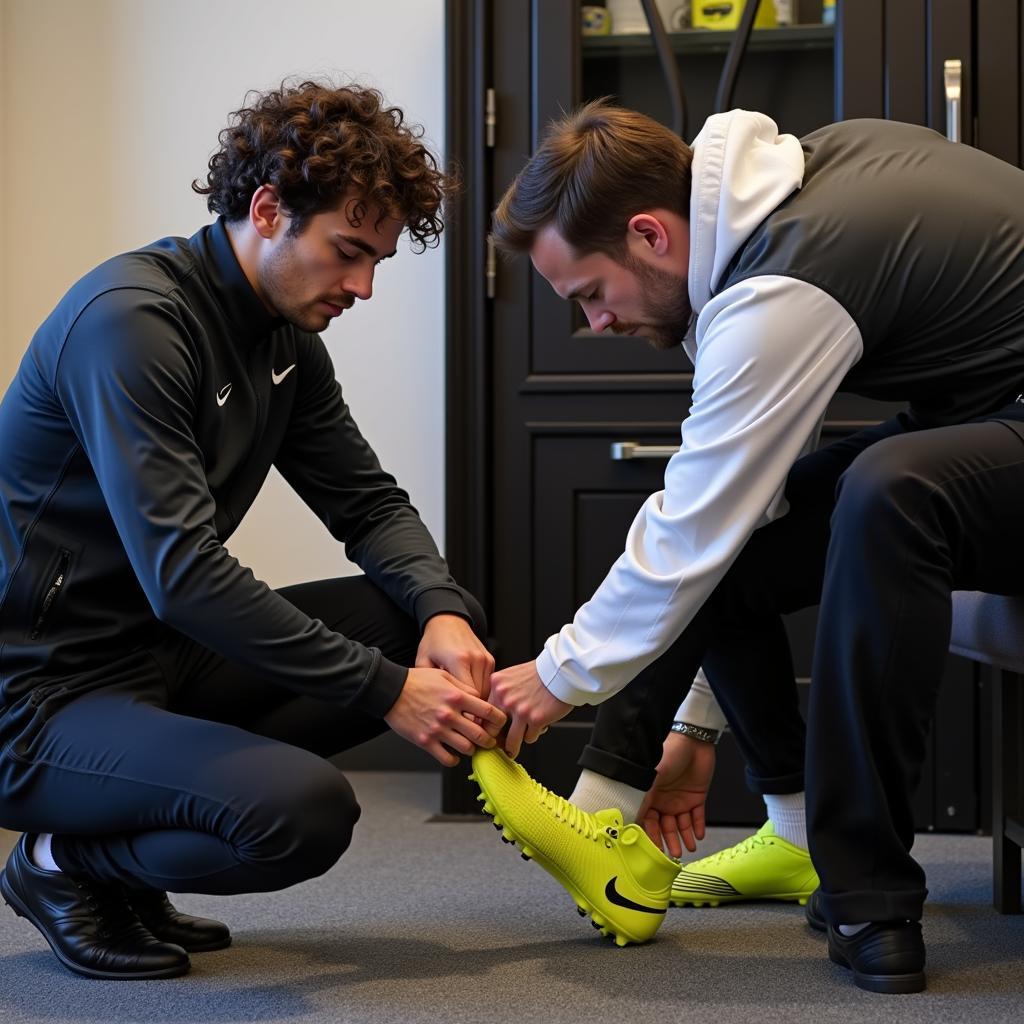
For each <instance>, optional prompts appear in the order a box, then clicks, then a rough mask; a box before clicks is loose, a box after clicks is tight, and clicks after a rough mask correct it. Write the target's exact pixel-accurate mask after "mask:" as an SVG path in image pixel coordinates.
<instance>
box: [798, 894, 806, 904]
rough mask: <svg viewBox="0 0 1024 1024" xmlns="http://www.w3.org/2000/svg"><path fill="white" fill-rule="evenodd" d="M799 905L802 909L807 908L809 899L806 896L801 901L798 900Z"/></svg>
mask: <svg viewBox="0 0 1024 1024" xmlns="http://www.w3.org/2000/svg"><path fill="white" fill-rule="evenodd" d="M797 903H799V904H800V906H801V907H806V906H807V897H806V896H804V897H802V898H801V899H798V900H797Z"/></svg>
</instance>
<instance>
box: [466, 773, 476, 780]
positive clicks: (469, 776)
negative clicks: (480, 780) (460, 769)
mask: <svg viewBox="0 0 1024 1024" xmlns="http://www.w3.org/2000/svg"><path fill="white" fill-rule="evenodd" d="M466 778H467V779H469V781H470V782H476V776H475V775H474V774H473V773H472V772H470V773H469V774H468V775H467V776H466Z"/></svg>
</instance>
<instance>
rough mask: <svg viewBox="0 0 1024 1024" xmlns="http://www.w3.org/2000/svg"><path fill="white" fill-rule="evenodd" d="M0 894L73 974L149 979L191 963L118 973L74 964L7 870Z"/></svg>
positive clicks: (0, 878)
mask: <svg viewBox="0 0 1024 1024" xmlns="http://www.w3.org/2000/svg"><path fill="white" fill-rule="evenodd" d="M0 895H2V896H3V900H4V903H6V904H7V906H9V907H10V908H11V910H13V911H14V913H15V914H16V915H17V916H18V917H23V918H24V919H25V920H26V921H28V922H29V923H30V924H32V925H33V926H34V927H35V929H36V931H38V932H39V934H40V935H42V937H43V938H44V939H46V944H47V945H48V946H49V947H50V949H51V950H53V955H54V956H55V957H56V958H57V959H58V960H59V961H60V962H61V963H62V964H63V965H64V966H65V967H66V968H67V969H68V970H69V971H73V972H74V973H75V974H80V975H81V976H82V977H83V978H98V979H101V980H103V981H136V980H137V981H149V980H152V979H154V978H177V977H180V976H181V975H182V974H186V973H187V972H188V970H189V968H190V967H191V964H188V963H186V964H184V965H183V966H181V967H169V968H165V969H164V970H162V971H145V972H140V973H138V974H136V973H119V972H117V971H98V970H95V969H94V968H91V967H84V966H82V965H81V964H76V963H75V962H74V961H73V960H70V959H69V958H68V957H67V956H65V954H64V953H62V952H61V951H60V950H59V949H58V948H57V947H56V946H55V945H54V944H53V943H52V942H51V941H50V937H49V936H48V935H47V934H46V929H45V928H43V927H42V925H40V923H39V922H38V921H37V920H36V917H35V915H34V914H33V913H32V912H31V911H30V910H29V909H28V907H26V906H25V904H24V903H22V901H21V899H20V898H19V897H18V895H17V893H15V891H14V890H13V889H12V888H11V885H10V883H9V882H8V881H7V872H6V871H2V872H0Z"/></svg>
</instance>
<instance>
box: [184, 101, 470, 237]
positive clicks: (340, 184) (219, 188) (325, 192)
mask: <svg viewBox="0 0 1024 1024" xmlns="http://www.w3.org/2000/svg"><path fill="white" fill-rule="evenodd" d="M245 102H246V105H245V106H243V107H242V108H241V109H240V110H236V111H234V112H233V113H232V114H231V115H229V116H230V121H229V124H228V127H227V128H225V129H224V130H223V131H222V132H221V133H220V135H219V137H218V138H219V141H220V149H219V150H218V151H217V152H216V153H214V155H213V156H212V157H211V158H210V163H209V174H208V175H207V177H206V183H205V184H202V183H201V182H200V181H199V180H196V181H193V182H192V188H193V190H194V191H196V192H198V193H199V194H200V195H205V196H206V197H207V199H206V205H207V206H208V207H209V209H210V212H211V213H219V214H222V215H223V216H224V217H225V218H226V219H227V220H229V221H238V220H241V219H242V218H243V217H245V216H247V215H248V213H249V204H250V202H251V200H252V196H253V193H254V192H255V191H256V190H257V189H258V188H259V187H260V186H261V185H273V186H274V188H275V189H276V190H277V193H278V196H279V197H280V199H281V202H282V203H283V204H284V207H285V209H286V210H287V211H288V213H289V215H290V216H291V217H292V218H293V221H292V224H291V226H290V229H289V230H290V231H291V232H292V233H293V234H298V233H299V232H301V231H302V229H303V227H304V225H305V223H306V220H307V219H308V218H309V217H311V216H312V215H314V214H316V213H321V212H323V211H324V210H330V209H334V208H335V207H337V205H338V203H339V202H340V201H341V200H342V198H343V197H344V196H345V194H346V193H348V192H349V191H354V192H355V193H356V194H357V196H358V198H359V199H360V200H362V201H363V203H371V204H374V205H376V206H378V207H379V208H380V210H381V218H383V217H385V216H392V217H396V218H398V219H401V220H404V221H405V222H406V225H407V227H408V230H409V234H410V236H411V237H412V238H413V239H414V241H415V243H416V245H417V246H418V248H419V251H422V250H423V249H426V248H427V247H428V246H435V245H437V243H438V240H439V236H440V234H441V231H442V230H443V227H444V225H443V223H442V219H441V208H442V206H443V204H444V202H445V200H446V199H449V198H450V197H451V196H452V195H453V194H454V192H455V190H456V183H455V181H454V179H453V178H450V177H449V176H448V175H446V174H444V173H443V172H442V171H440V170H438V167H437V161H436V160H435V158H434V156H433V155H432V154H431V153H430V152H429V151H428V150H427V149H426V147H425V146H423V145H422V144H421V143H420V141H419V140H420V138H421V137H422V135H423V128H422V127H421V126H419V125H406V124H405V123H404V114H403V112H402V111H401V110H400V109H399V108H398V107H385V106H384V97H383V96H382V95H381V94H380V93H379V92H378V91H377V90H376V89H368V88H363V87H361V86H357V85H347V86H343V87H340V88H338V87H334V86H332V85H330V84H325V83H321V82H313V81H305V82H300V83H298V84H290V83H289V82H287V81H285V82H282V83H281V87H280V88H279V89H274V90H272V91H269V92H265V93H249V94H247V95H246V98H245Z"/></svg>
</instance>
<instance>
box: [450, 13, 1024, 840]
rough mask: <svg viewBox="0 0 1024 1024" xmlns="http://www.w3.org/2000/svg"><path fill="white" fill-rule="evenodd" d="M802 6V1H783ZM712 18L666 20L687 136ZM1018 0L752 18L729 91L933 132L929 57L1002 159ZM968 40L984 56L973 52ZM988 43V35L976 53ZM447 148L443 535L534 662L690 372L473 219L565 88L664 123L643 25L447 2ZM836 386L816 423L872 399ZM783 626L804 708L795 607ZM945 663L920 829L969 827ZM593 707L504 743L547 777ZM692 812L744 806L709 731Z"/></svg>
mask: <svg viewBox="0 0 1024 1024" xmlns="http://www.w3.org/2000/svg"><path fill="white" fill-rule="evenodd" d="M798 9H799V10H801V11H804V12H806V11H809V10H810V11H813V10H815V9H817V10H820V3H819V4H817V5H815V4H814V3H810V2H809V3H802V4H800V5H799V6H798ZM730 39H731V33H707V32H705V33H696V32H682V33H676V34H674V35H672V36H671V37H670V40H671V44H672V48H673V52H674V54H675V57H676V60H677V63H678V67H679V70H680V74H681V77H682V79H683V83H684V86H685V88H686V91H687V103H688V114H689V122H688V131H687V133H686V136H687V138H692V137H693V136H694V135H695V134H696V133H697V131H698V130H699V128H700V126H701V125H702V123H703V121H704V119H705V118H706V117H707V116H708V115H709V114H710V113H712V107H711V104H712V102H713V97H714V94H715V87H716V84H717V79H718V74H719V71H720V68H721V65H722V59H723V54H724V51H725V49H726V47H727V45H728V42H729V41H730ZM1020 42H1021V23H1020V15H1019V4H1018V2H1017V0H1002V2H1001V0H988V2H985V0H975V2H974V3H972V2H971V0H941V2H939V0H898V2H897V0H856V2H855V3H852V2H851V3H843V0H840V5H839V9H838V16H837V21H836V25H835V27H834V29H833V28H832V27H831V26H823V25H821V24H808V25H800V26H794V27H792V28H787V29H776V30H764V31H757V30H755V32H754V34H753V36H752V39H751V43H750V47H749V52H748V54H747V57H746V59H745V62H744V65H743V68H742V70H741V73H740V76H739V79H738V82H737V86H736V94H735V98H734V105H736V106H744V107H747V108H748V109H760V110H763V111H764V112H765V113H767V114H769V115H771V116H773V117H774V118H775V119H776V120H777V122H778V123H779V125H780V127H781V128H782V130H784V131H791V132H794V133H795V134H798V135H800V134H804V133H806V132H809V131H811V130H813V129H814V128H816V127H819V126H820V125H822V124H826V123H828V122H830V121H833V120H839V119H843V118H846V117H862V116H870V117H891V118H898V119H901V120H906V121H913V122H917V123H922V124H928V125H931V126H932V127H935V128H936V129H938V130H940V131H943V132H945V130H946V127H947V126H946V116H947V103H946V96H945V91H944V83H943V77H942V70H943V62H944V61H945V60H947V59H959V60H960V61H961V62H962V67H963V82H964V84H963V88H962V93H961V100H960V112H961V128H962V130H961V138H962V140H963V141H965V142H968V143H974V144H980V145H983V147H984V148H986V149H988V150H989V151H991V152H993V153H996V154H997V155H999V156H1002V157H1003V158H1004V159H1010V160H1012V161H1013V162H1019V159H1020V139H1021V124H1020V121H1021V117H1020V105H1019V96H1018V91H1017V89H1018V84H1019V77H1020V76H1019V73H1018V67H1017V61H1018V59H1019V56H1018V53H1019V49H1020ZM979 47H983V48H984V47H988V48H989V50H990V51H991V52H992V54H993V55H998V59H999V61H1002V62H1004V63H1001V64H1000V65H999V67H992V66H988V65H987V62H986V61H985V60H983V59H982V55H981V54H980V53H979V49H978V48H979ZM985 52H988V51H985ZM448 65H449V103H450V108H449V114H450V116H449V124H448V147H449V152H450V154H451V156H452V157H453V159H454V160H455V161H456V162H457V163H458V164H459V165H460V166H461V168H462V170H463V175H464V179H465V189H464V193H463V197H462V199H461V202H460V204H459V207H458V210H457V211H456V217H455V219H454V222H453V225H452V231H451V234H450V237H449V240H448V259H449V264H448V269H449V280H448V305H449V316H450V320H449V348H448V359H449V377H448V430H449V439H448V531H447V553H448V558H449V561H450V563H451V565H452V567H453V571H454V572H455V574H456V576H457V577H458V578H459V579H460V580H461V581H462V582H463V583H465V584H466V585H467V586H468V587H470V588H471V589H472V590H474V591H475V592H476V593H477V595H478V596H479V597H480V598H481V600H482V601H483V603H484V606H485V607H486V609H487V611H488V614H489V616H490V632H491V636H492V643H493V646H494V649H495V653H496V656H497V658H498V662H499V665H507V664H512V663H516V662H521V661H525V660H529V659H532V658H533V657H535V656H536V654H537V653H538V652H539V650H540V649H541V647H542V645H543V642H544V640H545V639H546V638H547V637H548V636H549V635H550V634H551V633H553V632H555V631H556V630H557V629H559V628H560V627H561V626H562V625H563V623H564V622H566V621H568V620H569V619H570V618H571V617H572V615H573V612H574V611H575V609H576V608H577V607H578V606H579V605H580V604H581V603H582V602H583V601H585V600H586V599H587V598H588V597H589V596H590V594H591V593H592V592H593V590H594V588H595V587H596V586H597V584H598V583H599V582H600V581H601V579H602V578H603V576H604V574H605V572H606V571H607V569H608V568H609V566H610V565H611V563H612V562H613V561H614V559H615V558H616V557H617V556H618V554H619V553H620V551H621V546H622V542H623V539H624V537H625V534H626V529H627V527H628V525H629V523H630V522H631V521H632V518H633V515H634V514H635V512H636V510H637V508H638V507H639V506H640V504H641V503H642V502H643V500H644V499H645V498H646V497H647V496H648V495H649V494H650V493H651V492H653V491H655V490H658V489H659V488H660V487H661V485H662V483H661V479H662V471H663V467H664V462H658V461H656V460H646V459H645V460H621V459H616V458H613V456H612V451H613V445H614V444H616V443H618V442H628V441H632V442H641V443H643V444H661V445H672V444H675V443H678V437H679V424H680V422H681V420H682V419H683V418H684V417H685V416H686V414H687V410H688V406H689V399H690V386H691V370H692V368H691V367H690V366H689V364H688V363H687V361H686V358H685V356H684V355H683V354H682V353H681V351H679V350H673V351H670V352H657V351H655V350H653V349H652V348H650V347H649V346H648V345H647V344H646V343H645V342H642V341H639V340H632V339H629V340H625V339H614V338H604V337H600V336H596V335H593V334H592V333H590V332H589V331H588V330H586V329H585V327H584V325H583V324H582V322H581V321H580V319H579V315H578V313H577V312H576V311H575V309H574V307H573V305H572V304H569V303H566V302H563V301H562V300H560V299H559V298H558V297H557V296H556V295H555V294H554V292H553V291H552V290H551V289H550V288H549V287H548V285H547V284H546V282H544V280H543V279H542V278H540V277H539V276H538V275H537V274H536V273H535V272H534V271H533V270H532V267H531V266H530V263H529V261H528V260H527V259H520V260H517V261H512V262H503V261H493V260H489V259H488V253H487V246H486V234H487V228H488V223H489V215H490V211H491V209H492V208H493V206H494V205H495V204H496V202H497V200H498V198H500V196H501V194H502V192H503V191H504V190H505V188H506V187H507V186H508V184H509V183H510V182H511V180H512V178H513V177H514V175H515V174H516V172H517V171H518V170H519V169H520V167H521V166H522V164H523V162H524V161H525V159H526V158H527V157H528V156H529V154H530V153H531V152H532V151H533V150H534V148H535V146H536V144H537V141H538V138H539V136H540V135H541V133H542V132H543V130H544V127H545V126H546V124H547V123H548V122H549V121H550V120H551V119H552V118H555V117H557V116H558V115H559V113H560V112H561V111H564V110H568V109H570V108H571V107H573V106H574V105H575V104H577V103H579V102H580V101H581V100H585V99H589V98H593V97H596V96H600V95H612V96H614V97H616V98H617V99H618V101H619V102H621V103H623V104H624V105H627V106H631V107H634V108H636V109H641V110H644V111H645V112H647V113H650V114H651V115H652V116H655V117H658V118H659V119H661V120H663V121H666V123H667V119H668V115H669V109H670V105H669V102H668V94H667V92H666V87H665V85H664V84H663V81H662V76H661V73H660V69H659V66H658V63H657V60H656V57H655V52H654V48H653V45H652V44H651V42H650V40H649V38H646V37H643V36H621V37H615V36H611V37H603V38H589V39H585V38H583V37H582V36H581V33H580V4H579V3H578V2H577V0H449V3H448ZM891 411H892V407H890V406H885V405H882V404H880V403H871V402H867V401H865V400H863V399H858V398H856V397H854V396H852V395H844V394H840V395H837V396H836V399H835V400H834V402H833V403H832V406H831V408H830V410H829V414H828V417H827V420H826V424H825V431H824V434H825V440H829V439H831V438H834V437H838V436H842V435H843V434H844V433H848V432H851V431H853V430H855V429H858V428H859V427H860V426H862V425H866V424H868V423H871V422H876V421H877V420H878V419H881V418H883V417H884V416H887V415H889V414H890V413H891ZM788 627H789V631H790V636H791V640H792V645H793V651H794V661H795V665H796V668H797V673H798V676H799V677H800V679H799V682H800V683H801V689H802V691H803V694H802V699H803V701H804V705H805V706H806V691H807V687H808V684H809V682H810V681H809V678H808V677H809V674H810V660H811V650H812V645H813V635H814V628H815V612H814V611H813V610H809V611H806V612H803V613H800V614H799V615H795V616H791V617H790V618H789V621H788ZM973 673H974V670H973V669H972V668H971V667H970V666H969V665H968V664H967V663H965V662H961V661H959V660H958V659H956V660H952V661H951V663H950V666H949V670H948V679H946V680H945V682H944V685H943V689H942V703H941V706H940V708H939V712H938V714H937V716H936V723H935V730H934V733H933V739H932V753H931V755H930V757H929V761H928V763H927V765H926V766H925V776H924V779H923V781H922V785H921V788H920V791H919V793H918V802H917V824H918V826H919V827H920V828H943V829H950V828H952V829H961V830H974V829H977V828H978V827H979V826H980V825H981V824H982V822H981V821H980V818H979V813H980V812H979V807H980V806H983V804H981V803H979V798H980V795H981V794H980V787H981V786H982V784H983V783H982V779H981V774H980V771H979V767H978V764H979V756H978V737H977V736H976V732H977V730H978V726H977V724H976V723H977V722H978V714H977V711H978V709H977V705H978V702H979V692H980V691H979V687H978V685H977V684H976V681H975V678H974V674H973ZM593 714H594V709H593V708H580V709H578V710H577V711H575V712H573V714H572V715H570V716H569V718H568V719H566V720H565V721H564V722H563V723H559V724H557V725H556V726H555V727H553V728H552V730H551V732H550V733H549V734H548V736H546V737H545V739H544V740H543V741H542V742H541V743H539V744H537V745H536V746H534V747H532V748H527V749H526V750H525V751H524V755H523V760H524V763H526V764H527V765H528V767H529V769H530V770H531V771H532V772H533V773H534V774H535V775H536V776H537V777H539V778H540V779H541V780H542V781H543V782H545V783H546V784H547V785H549V786H551V787H552V788H555V789H556V790H558V791H560V792H567V791H568V789H569V788H570V787H571V785H572V783H573V782H574V780H575V774H576V771H575V767H574V766H575V760H576V757H577V756H578V752H579V750H580V749H581V748H582V746H583V744H584V743H585V742H586V737H587V733H588V723H589V721H590V720H591V719H592V717H593ZM465 775H466V769H465V768H463V767H460V768H459V769H455V770H453V771H451V772H447V773H446V774H445V778H444V790H443V807H442V809H443V811H445V812H447V813H460V812H468V811H471V810H472V809H473V808H474V807H475V803H474V798H475V791H474V789H473V788H472V786H471V785H469V784H468V783H467V782H466V781H465ZM709 810H710V813H711V820H712V821H713V822H717V823H737V824H738V823H743V824H755V823H758V822H759V821H760V820H761V819H762V817H763V807H762V805H761V803H760V800H759V799H758V798H756V797H753V796H752V795H751V794H750V793H749V792H747V790H746V789H745V787H744V785H743V781H742V765H741V763H740V760H739V757H738V753H737V751H736V750H735V748H734V746H733V745H732V743H731V740H730V739H729V738H728V737H726V738H725V739H724V740H723V744H722V746H721V748H720V758H719V768H718V773H717V776H716V780H715V783H714V785H713V788H712V793H711V796H710V799H709Z"/></svg>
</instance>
